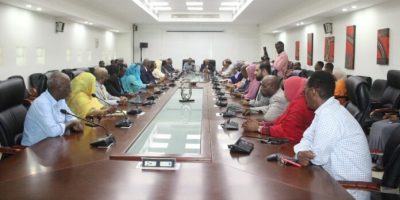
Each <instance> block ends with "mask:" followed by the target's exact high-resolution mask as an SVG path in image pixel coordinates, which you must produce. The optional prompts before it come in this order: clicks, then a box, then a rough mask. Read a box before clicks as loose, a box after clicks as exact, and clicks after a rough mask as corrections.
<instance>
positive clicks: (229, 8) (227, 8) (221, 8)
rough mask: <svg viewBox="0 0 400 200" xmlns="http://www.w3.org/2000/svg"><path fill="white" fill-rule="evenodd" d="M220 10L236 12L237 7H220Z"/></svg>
mask: <svg viewBox="0 0 400 200" xmlns="http://www.w3.org/2000/svg"><path fill="white" fill-rule="evenodd" d="M219 10H222V11H233V10H236V8H235V7H219Z"/></svg>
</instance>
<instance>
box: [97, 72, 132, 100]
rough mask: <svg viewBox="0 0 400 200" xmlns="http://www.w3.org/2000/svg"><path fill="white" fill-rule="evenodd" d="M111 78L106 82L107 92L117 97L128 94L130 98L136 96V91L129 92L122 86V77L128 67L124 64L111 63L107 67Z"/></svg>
mask: <svg viewBox="0 0 400 200" xmlns="http://www.w3.org/2000/svg"><path fill="white" fill-rule="evenodd" d="M106 69H107V71H108V75H109V78H108V79H107V80H106V81H105V82H104V86H105V87H106V89H107V92H108V93H109V94H110V95H112V96H116V97H120V96H126V97H128V98H130V97H133V96H135V95H134V93H131V94H129V93H127V92H126V91H125V90H124V88H123V87H122V83H121V79H120V78H121V77H122V76H123V75H124V74H125V71H126V68H125V65H124V64H120V65H119V66H116V65H109V66H107V67H106Z"/></svg>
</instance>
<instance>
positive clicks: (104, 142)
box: [60, 109, 115, 148]
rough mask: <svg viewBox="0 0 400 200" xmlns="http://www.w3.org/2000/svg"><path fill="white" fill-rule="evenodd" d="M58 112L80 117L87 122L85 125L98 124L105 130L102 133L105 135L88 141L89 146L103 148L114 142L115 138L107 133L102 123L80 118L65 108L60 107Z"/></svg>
mask: <svg viewBox="0 0 400 200" xmlns="http://www.w3.org/2000/svg"><path fill="white" fill-rule="evenodd" d="M60 112H61V113H62V114H64V115H71V116H74V117H76V118H78V119H80V120H82V121H84V122H86V123H87V124H86V125H88V126H91V127H97V126H99V127H101V128H103V129H104V131H105V132H104V134H105V135H106V137H103V138H99V139H97V140H96V141H94V142H91V143H90V146H92V147H96V148H99V147H100V148H104V147H109V146H110V145H112V144H114V143H115V138H114V136H113V135H112V134H110V133H108V130H107V129H106V128H105V127H104V126H102V125H100V124H97V123H94V122H91V121H89V120H87V119H83V118H80V117H78V116H76V115H74V114H72V113H69V112H68V111H67V110H65V109H61V110H60Z"/></svg>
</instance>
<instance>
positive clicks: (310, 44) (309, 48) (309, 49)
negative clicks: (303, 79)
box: [307, 33, 314, 66]
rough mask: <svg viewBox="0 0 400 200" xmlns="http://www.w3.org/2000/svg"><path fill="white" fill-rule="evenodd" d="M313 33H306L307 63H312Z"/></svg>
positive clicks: (310, 64)
mask: <svg viewBox="0 0 400 200" xmlns="http://www.w3.org/2000/svg"><path fill="white" fill-rule="evenodd" d="M313 40H314V34H313V33H309V34H308V35H307V65H309V66H312V65H313V44H314V41H313Z"/></svg>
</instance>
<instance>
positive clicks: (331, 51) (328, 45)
mask: <svg viewBox="0 0 400 200" xmlns="http://www.w3.org/2000/svg"><path fill="white" fill-rule="evenodd" d="M334 55H335V37H333V36H331V37H325V51H324V61H325V62H329V63H333V60H334Z"/></svg>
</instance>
